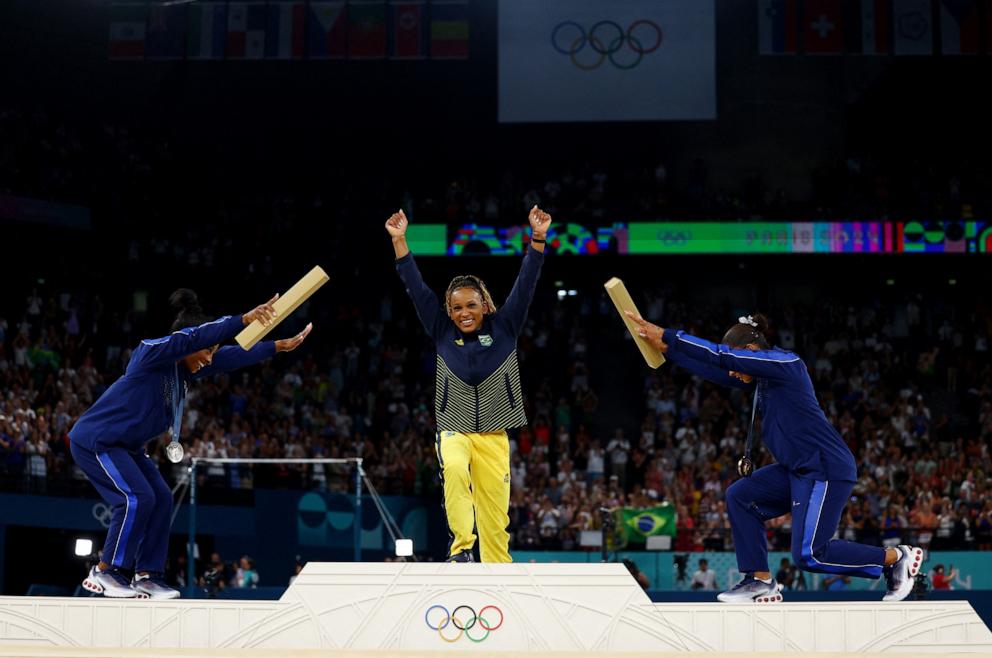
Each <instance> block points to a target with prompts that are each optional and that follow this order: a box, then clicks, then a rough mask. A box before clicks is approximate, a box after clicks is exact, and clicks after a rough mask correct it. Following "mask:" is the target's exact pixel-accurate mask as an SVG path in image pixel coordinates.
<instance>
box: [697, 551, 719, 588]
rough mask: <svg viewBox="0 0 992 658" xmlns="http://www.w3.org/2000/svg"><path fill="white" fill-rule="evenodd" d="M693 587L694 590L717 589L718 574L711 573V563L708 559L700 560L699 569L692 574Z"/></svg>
mask: <svg viewBox="0 0 992 658" xmlns="http://www.w3.org/2000/svg"><path fill="white" fill-rule="evenodd" d="M691 587H692V589H703V590H715V589H716V573H715V572H713V571H710V569H709V561H708V560H707V559H706V558H700V560H699V568H698V569H696V572H695V573H693V574H692V584H691Z"/></svg>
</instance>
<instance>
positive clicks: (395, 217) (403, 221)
mask: <svg viewBox="0 0 992 658" xmlns="http://www.w3.org/2000/svg"><path fill="white" fill-rule="evenodd" d="M409 225H410V222H409V220H408V219H407V218H406V213H405V212H403V211H402V210H400V211H399V212H395V213H393V214H392V216H390V218H389V219H388V220H386V232H388V233H389V237H390V238H392V241H393V252H394V254H395V255H396V271H397V273H399V275H400V279H401V280H402V281H403V285H404V287H406V294H408V295H409V296H410V299H411V300H413V306H414V308H416V309H417V317H419V318H420V323H421V324H422V325H424V330H425V331H426V332H427V335H428V336H430V337H431V338H435V337H436V336H437V335H439V334H440V332H441V329H442V328H443V327H444V323H445V322H447V320H448V317H447V315H445V313H444V309H442V308H441V304H440V302H438V299H437V295H435V294H434V292H433V291H432V290H431V289H430V288H428V287H427V284H425V283H424V278H423V277H422V276H421V275H420V270H419V269H417V264H416V263H415V262H414V260H413V254H411V253H410V247H409V246H407V244H406V229H407V226H409Z"/></svg>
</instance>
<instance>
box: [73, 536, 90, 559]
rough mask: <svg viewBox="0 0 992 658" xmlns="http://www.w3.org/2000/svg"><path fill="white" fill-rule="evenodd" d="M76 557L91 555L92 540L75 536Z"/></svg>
mask: <svg viewBox="0 0 992 658" xmlns="http://www.w3.org/2000/svg"><path fill="white" fill-rule="evenodd" d="M75 553H76V557H89V556H91V555H93V540H92V539H86V538H85V537H77V538H76V548H75Z"/></svg>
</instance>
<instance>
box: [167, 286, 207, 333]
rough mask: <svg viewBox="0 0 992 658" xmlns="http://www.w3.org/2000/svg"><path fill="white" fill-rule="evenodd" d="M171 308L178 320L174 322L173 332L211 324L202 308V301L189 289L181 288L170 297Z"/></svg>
mask: <svg viewBox="0 0 992 658" xmlns="http://www.w3.org/2000/svg"><path fill="white" fill-rule="evenodd" d="M169 306H171V307H172V308H173V309H175V311H176V319H175V320H173V321H172V331H179V330H180V329H184V328H186V327H195V326H197V325H201V324H204V323H206V322H210V318H209V317H207V316H206V315H205V314H204V313H203V309H202V308H200V300H199V299H198V298H197V296H196V293H195V292H193V291H192V290H190V289H189V288H180V289H179V290H177V291H175V292H174V293H172V294H171V295H169Z"/></svg>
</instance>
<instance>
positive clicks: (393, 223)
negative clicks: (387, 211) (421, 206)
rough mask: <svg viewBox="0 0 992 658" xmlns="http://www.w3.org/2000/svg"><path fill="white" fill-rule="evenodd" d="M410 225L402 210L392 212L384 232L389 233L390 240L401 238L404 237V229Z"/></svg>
mask: <svg viewBox="0 0 992 658" xmlns="http://www.w3.org/2000/svg"><path fill="white" fill-rule="evenodd" d="M409 225H410V220H408V219H407V218H406V213H405V212H403V210H400V211H399V212H394V213H393V214H392V215H390V216H389V219H387V220H386V231H388V232H389V236H390V237H392V238H402V237H404V236H406V227H407V226H409Z"/></svg>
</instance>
